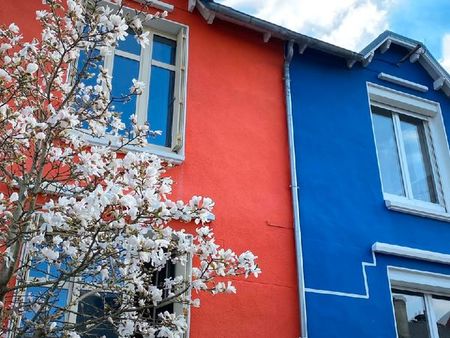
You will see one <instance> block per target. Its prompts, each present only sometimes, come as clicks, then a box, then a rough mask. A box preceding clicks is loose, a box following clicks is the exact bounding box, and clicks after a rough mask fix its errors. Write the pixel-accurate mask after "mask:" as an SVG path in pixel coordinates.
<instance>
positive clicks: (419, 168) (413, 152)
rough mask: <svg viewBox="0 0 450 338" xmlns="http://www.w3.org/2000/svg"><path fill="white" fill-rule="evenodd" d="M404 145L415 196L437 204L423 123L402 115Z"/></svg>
mask: <svg viewBox="0 0 450 338" xmlns="http://www.w3.org/2000/svg"><path fill="white" fill-rule="evenodd" d="M400 125H401V129H402V137H403V143H404V145H405V154H406V160H407V163H408V171H409V177H410V180H411V187H412V191H413V196H414V198H416V199H419V200H422V201H426V202H432V203H436V202H437V197H436V191H435V187H434V179H433V171H432V168H431V161H430V154H429V150H428V146H427V140H426V137H425V130H424V124H423V121H421V120H419V119H415V118H413V117H410V116H406V115H401V116H400Z"/></svg>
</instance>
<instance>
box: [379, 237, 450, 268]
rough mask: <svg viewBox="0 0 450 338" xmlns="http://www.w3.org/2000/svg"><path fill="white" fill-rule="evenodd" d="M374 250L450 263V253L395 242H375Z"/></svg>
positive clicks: (387, 253)
mask: <svg viewBox="0 0 450 338" xmlns="http://www.w3.org/2000/svg"><path fill="white" fill-rule="evenodd" d="M372 251H373V252H375V253H381V254H385V255H392V256H398V257H405V258H413V259H418V260H422V261H427V262H434V263H441V264H450V255H448V254H443V253H439V252H435V251H428V250H421V249H415V248H410V247H407V246H400V245H394V244H387V243H380V242H375V243H374V244H373V245H372Z"/></svg>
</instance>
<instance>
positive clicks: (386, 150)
mask: <svg viewBox="0 0 450 338" xmlns="http://www.w3.org/2000/svg"><path fill="white" fill-rule="evenodd" d="M372 113H373V114H372V115H373V126H374V131H375V143H376V147H377V152H378V161H379V162H380V172H381V180H382V183H383V190H384V192H386V193H390V194H394V195H400V196H405V190H404V187H403V179H402V172H401V169H400V160H399V156H398V149H397V142H396V139H395V132H394V123H393V121H392V115H391V114H390V113H389V112H387V111H386V110H384V109H381V108H379V107H374V106H372Z"/></svg>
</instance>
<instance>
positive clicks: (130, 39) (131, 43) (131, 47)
mask: <svg viewBox="0 0 450 338" xmlns="http://www.w3.org/2000/svg"><path fill="white" fill-rule="evenodd" d="M127 32H128V36H127V37H126V38H125V40H123V41H122V40H119V41H118V42H117V47H116V48H117V49H119V50H123V51H125V52H128V53H132V54H135V55H140V54H141V45H140V44H139V43H138V42H137V40H136V35H135V34H134V32H133V31H132V30H131V29H129V30H128V31H127Z"/></svg>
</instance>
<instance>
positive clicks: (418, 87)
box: [378, 72, 428, 93]
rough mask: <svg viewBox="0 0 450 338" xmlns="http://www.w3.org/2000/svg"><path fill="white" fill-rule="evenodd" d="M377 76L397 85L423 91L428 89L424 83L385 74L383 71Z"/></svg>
mask: <svg viewBox="0 0 450 338" xmlns="http://www.w3.org/2000/svg"><path fill="white" fill-rule="evenodd" d="M378 78H379V79H380V80H384V81H387V82H391V83H395V84H398V85H400V86H403V87H407V88H411V89H414V90H418V91H419V92H423V93H425V92H427V91H428V87H427V86H424V85H422V84H420V83H416V82H412V81H408V80H405V79H402V78H401V77H397V76H393V75H389V74H386V73H383V72H381V73H380V74H378Z"/></svg>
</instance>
